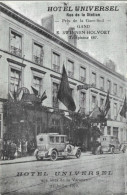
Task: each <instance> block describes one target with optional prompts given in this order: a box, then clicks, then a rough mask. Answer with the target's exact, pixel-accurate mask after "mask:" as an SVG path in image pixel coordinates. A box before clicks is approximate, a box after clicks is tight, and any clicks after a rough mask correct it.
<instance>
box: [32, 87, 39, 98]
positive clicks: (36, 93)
mask: <svg viewBox="0 0 127 195" xmlns="http://www.w3.org/2000/svg"><path fill="white" fill-rule="evenodd" d="M31 88H32V90H33V92H34V94H35V95H36V96H37V95H38V90H37V89H35V88H34V87H32V86H31Z"/></svg>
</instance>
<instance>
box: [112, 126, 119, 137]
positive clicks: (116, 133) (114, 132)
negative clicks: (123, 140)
mask: <svg viewBox="0 0 127 195" xmlns="http://www.w3.org/2000/svg"><path fill="white" fill-rule="evenodd" d="M113 136H114V137H117V138H118V127H113Z"/></svg>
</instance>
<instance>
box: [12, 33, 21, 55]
mask: <svg viewBox="0 0 127 195" xmlns="http://www.w3.org/2000/svg"><path fill="white" fill-rule="evenodd" d="M10 52H11V53H13V54H14V55H16V56H20V57H21V56H22V36H21V35H20V34H17V33H16V32H14V31H11V32H10Z"/></svg>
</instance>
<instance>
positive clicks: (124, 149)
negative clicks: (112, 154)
mask: <svg viewBox="0 0 127 195" xmlns="http://www.w3.org/2000/svg"><path fill="white" fill-rule="evenodd" d="M120 151H122V152H123V153H125V152H127V142H123V143H121V144H120Z"/></svg>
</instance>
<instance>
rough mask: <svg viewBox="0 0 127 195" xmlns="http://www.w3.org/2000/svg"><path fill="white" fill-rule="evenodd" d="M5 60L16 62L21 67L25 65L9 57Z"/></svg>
mask: <svg viewBox="0 0 127 195" xmlns="http://www.w3.org/2000/svg"><path fill="white" fill-rule="evenodd" d="M7 61H8V62H11V63H14V64H17V65H19V66H22V67H25V66H26V64H23V63H21V62H18V61H15V60H12V59H10V58H7Z"/></svg>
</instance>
